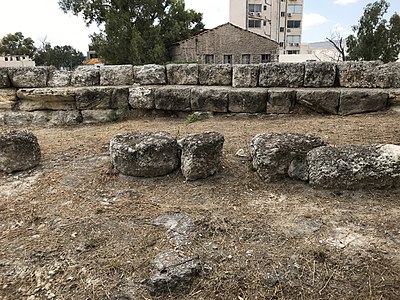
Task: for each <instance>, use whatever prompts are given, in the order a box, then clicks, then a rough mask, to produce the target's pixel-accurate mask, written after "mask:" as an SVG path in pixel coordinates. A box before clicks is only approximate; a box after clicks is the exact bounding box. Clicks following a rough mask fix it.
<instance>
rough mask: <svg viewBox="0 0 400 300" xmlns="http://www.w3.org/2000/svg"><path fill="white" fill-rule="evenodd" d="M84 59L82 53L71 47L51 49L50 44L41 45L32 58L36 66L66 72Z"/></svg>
mask: <svg viewBox="0 0 400 300" xmlns="http://www.w3.org/2000/svg"><path fill="white" fill-rule="evenodd" d="M84 59H85V57H84V56H83V54H82V52H79V51H78V50H76V49H74V48H73V47H71V46H67V45H65V46H55V47H52V46H51V45H50V43H43V45H42V47H40V49H38V51H37V53H36V54H35V57H34V60H35V62H36V64H37V65H44V66H55V67H56V68H57V69H68V70H71V69H73V68H75V67H76V66H79V65H80V64H82V62H83V60H84Z"/></svg>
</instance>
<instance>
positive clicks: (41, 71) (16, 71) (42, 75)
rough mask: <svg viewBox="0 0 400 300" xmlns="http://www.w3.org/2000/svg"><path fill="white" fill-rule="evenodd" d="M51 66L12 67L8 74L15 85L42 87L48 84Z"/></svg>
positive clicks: (19, 86) (18, 86)
mask: <svg viewBox="0 0 400 300" xmlns="http://www.w3.org/2000/svg"><path fill="white" fill-rule="evenodd" d="M48 71H49V67H22V68H10V69H9V71H8V74H9V76H10V79H11V84H12V86H13V87H17V88H23V87H25V88H34V87H37V88H40V87H46V86H47V77H48Z"/></svg>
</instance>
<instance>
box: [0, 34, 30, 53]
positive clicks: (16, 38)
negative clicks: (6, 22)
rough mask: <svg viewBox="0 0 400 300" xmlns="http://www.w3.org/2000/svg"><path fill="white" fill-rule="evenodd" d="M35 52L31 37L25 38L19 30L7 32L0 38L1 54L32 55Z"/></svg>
mask: <svg viewBox="0 0 400 300" xmlns="http://www.w3.org/2000/svg"><path fill="white" fill-rule="evenodd" d="M35 52H36V47H35V46H34V41H33V40H32V39H31V38H25V37H24V35H23V34H22V33H21V32H16V33H14V34H11V33H9V34H7V35H6V36H4V37H3V38H2V39H1V40H0V53H2V54H6V55H27V56H30V57H33V55H34V54H35Z"/></svg>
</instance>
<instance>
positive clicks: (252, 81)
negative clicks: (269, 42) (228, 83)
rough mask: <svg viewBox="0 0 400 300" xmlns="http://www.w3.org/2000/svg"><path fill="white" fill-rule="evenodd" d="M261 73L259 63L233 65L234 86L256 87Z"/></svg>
mask: <svg viewBox="0 0 400 300" xmlns="http://www.w3.org/2000/svg"><path fill="white" fill-rule="evenodd" d="M259 74H260V67H259V65H233V75H232V86H233V87H256V86H257V85H258V76H259Z"/></svg>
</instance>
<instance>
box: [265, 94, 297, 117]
mask: <svg viewBox="0 0 400 300" xmlns="http://www.w3.org/2000/svg"><path fill="white" fill-rule="evenodd" d="M295 103H296V91H294V90H286V89H273V90H269V92H268V101H267V113H268V114H289V113H291V112H292V111H293V109H294V106H295Z"/></svg>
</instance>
